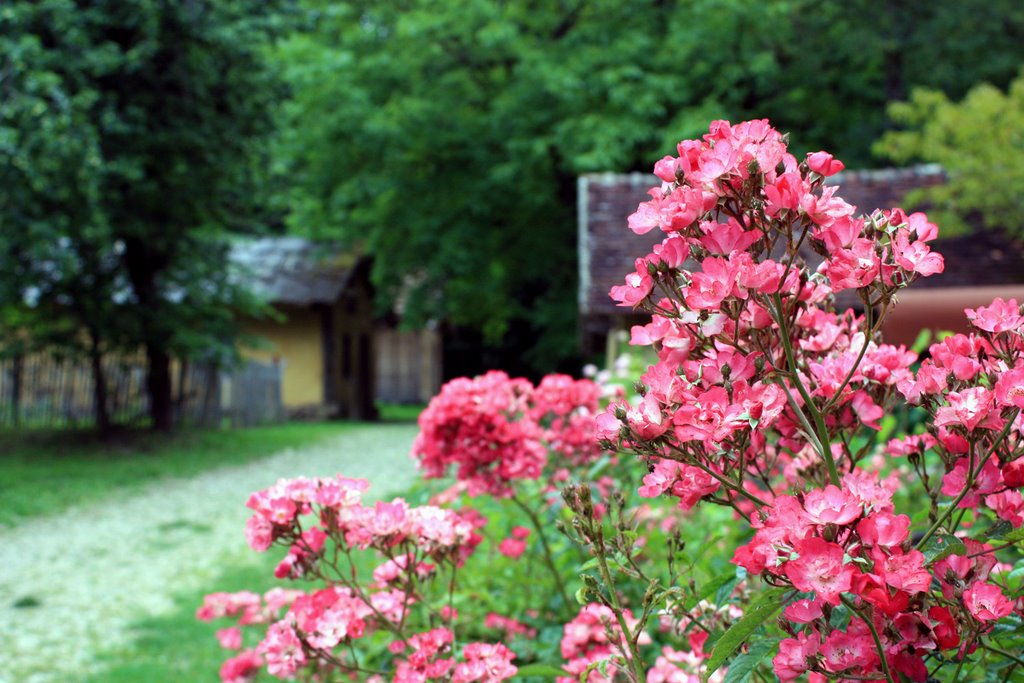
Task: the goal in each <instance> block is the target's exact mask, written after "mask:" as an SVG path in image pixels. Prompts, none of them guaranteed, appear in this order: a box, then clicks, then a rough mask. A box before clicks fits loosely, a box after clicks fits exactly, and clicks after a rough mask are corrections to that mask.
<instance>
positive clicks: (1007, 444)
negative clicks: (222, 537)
mask: <svg viewBox="0 0 1024 683" xmlns="http://www.w3.org/2000/svg"><path fill="white" fill-rule="evenodd" d="M842 168H843V165H842V163H841V162H840V161H838V160H836V159H834V158H833V157H832V156H831V155H829V154H827V153H825V152H817V153H814V154H809V155H807V157H806V158H805V159H803V160H802V161H801V160H798V159H796V158H795V157H794V156H793V155H792V154H790V153H789V152H788V150H787V145H786V140H785V138H784V136H782V135H780V134H779V133H778V132H777V131H775V130H774V129H772V128H771V127H770V126H769V125H768V123H767V122H766V121H751V122H746V123H741V124H738V125H730V124H729V123H727V122H724V121H718V122H715V123H713V124H712V126H711V128H710V131H709V133H708V134H707V135H705V136H704V137H703V138H702V139H699V140H688V141H684V142H681V143H680V144H679V146H678V149H677V155H676V156H666V157H665V158H664V159H662V160H661V161H659V162H658V163H657V164H656V165H655V169H654V171H655V175H656V176H657V177H658V178H659V179H660V180H661V181H662V184H661V185H660V186H657V187H654V188H652V190H651V192H650V195H651V199H650V200H649V201H647V202H645V203H643V204H641V205H640V206H639V207H638V209H637V211H636V212H635V213H634V214H633V215H632V216H630V218H629V220H628V227H629V228H630V229H632V230H633V231H634V232H636V233H638V234H647V233H651V232H652V231H654V230H655V229H657V230H658V231H660V232H659V238H660V241H658V243H657V244H654V245H653V247H652V249H651V251H650V253H648V254H646V255H643V256H641V257H640V258H637V259H636V262H635V271H634V272H633V273H630V274H628V275H627V276H626V278H625V282H624V284H623V285H621V286H618V287H615V288H613V289H612V292H611V295H612V297H613V298H614V299H615V300H616V301H618V302H619V303H620V304H621V305H623V306H629V307H633V308H635V309H637V310H639V311H644V312H647V313H649V314H650V315H651V321H650V322H649V323H647V324H645V325H640V326H636V327H634V328H633V330H632V333H631V336H632V343H633V344H634V345H636V346H639V347H650V354H651V356H650V358H651V361H652V362H651V363H650V365H649V366H648V367H647V369H646V371H644V372H643V374H642V375H641V377H640V379H639V381H638V382H637V383H636V384H635V386H634V387H633V392H632V394H631V395H629V396H626V395H625V394H624V393H623V392H619V393H618V394H617V395H616V394H615V392H609V391H608V390H607V387H602V386H601V385H598V384H595V383H592V382H589V381H587V380H573V379H571V378H568V377H565V376H549V377H547V378H545V379H544V380H543V381H542V382H541V383H540V384H539V385H537V386H534V385H532V384H531V383H530V382H528V381H526V380H522V379H512V378H509V377H508V376H507V375H504V374H503V373H499V372H492V373H488V374H487V375H484V376H482V377H478V378H475V379H460V380H455V381H453V382H451V383H449V384H448V385H446V386H445V387H444V389H443V390H442V392H441V394H440V395H439V396H438V397H437V398H436V399H435V400H434V401H433V402H431V404H430V406H429V407H428V408H427V410H426V411H425V412H424V413H423V415H422V416H421V419H420V427H421V434H420V437H419V438H418V439H417V441H416V444H415V446H414V449H413V454H414V456H415V457H416V458H417V459H418V461H419V463H420V466H421V468H422V469H423V471H424V473H425V475H426V476H427V477H430V478H435V477H443V476H446V475H448V474H454V477H455V484H454V485H453V486H451V487H450V488H448V489H446V490H443V491H440V492H437V493H436V495H435V498H434V500H433V502H432V503H430V502H428V503H427V504H425V505H411V504H409V503H407V502H406V501H405V500H403V499H396V500H394V501H391V502H390V503H384V502H378V503H376V504H375V505H373V506H369V505H364V504H363V503H362V494H363V492H364V491H365V489H366V483H365V482H360V481H352V480H347V479H344V478H343V477H335V478H328V479H316V480H308V479H299V480H293V481H288V482H279V483H278V484H277V485H276V486H274V487H272V488H270V489H268V490H266V491H263V492H259V493H257V494H254V496H253V497H252V499H250V501H249V506H250V507H251V508H252V509H253V510H254V512H255V514H254V516H253V518H252V520H251V521H250V523H249V525H248V527H247V537H248V538H249V541H250V544H251V545H252V546H253V547H254V548H255V549H257V550H266V549H267V548H269V547H270V546H272V545H275V544H277V545H281V546H282V547H284V548H287V552H286V555H285V557H284V560H283V561H282V562H281V564H280V565H279V567H278V572H277V574H278V576H280V577H283V578H289V579H294V580H311V581H312V586H311V587H310V588H309V589H308V590H303V591H297V590H290V591H277V592H274V593H272V594H267V595H265V596H262V597H261V596H257V595H253V594H245V593H243V594H237V595H216V596H211V597H210V598H209V599H208V601H207V603H206V604H205V605H204V606H203V608H201V610H200V617H202V618H212V617H215V616H235V617H237V618H238V622H239V624H240V625H242V626H250V625H252V626H255V627H256V630H257V634H256V636H255V640H252V641H249V640H247V639H248V638H249V636H243V634H242V633H241V632H240V631H235V630H229V631H225V632H223V633H222V638H221V642H222V643H225V644H226V645H227V646H230V647H233V648H244V647H245V643H246V642H250V643H252V646H251V647H249V648H248V649H244V650H242V652H241V654H239V655H238V656H236V657H234V658H233V659H231V660H229V661H228V662H227V663H226V664H225V667H224V669H222V672H221V675H222V679H223V680H225V681H235V682H241V681H249V680H253V679H254V678H255V677H256V676H257V675H258V672H259V671H261V670H266V671H267V672H268V673H269V674H270V675H272V676H277V677H285V678H288V677H295V676H298V675H302V676H305V677H306V678H307V679H309V680H333V679H338V680H343V679H344V680H348V679H352V680H387V679H390V680H394V681H400V682H407V681H500V680H506V679H508V678H511V677H513V676H518V677H520V678H530V677H536V679H537V680H551V679H552V678H555V679H557V680H559V681H576V680H585V681H589V682H590V683H599V682H601V681H618V680H624V681H634V682H640V681H651V682H676V681H697V680H701V679H704V680H707V679H708V678H713V679H714V680H725V681H729V682H738V681H746V680H749V679H752V678H754V679H757V680H768V678H769V677H771V676H773V675H774V677H777V678H778V679H779V680H782V681H789V680H796V679H807V680H811V681H816V680H841V681H862V680H869V681H887V682H889V683H896V681H902V680H909V681H927V680H932V679H937V680H950V681H953V680H967V679H970V680H982V679H984V680H1024V658H1022V657H1021V656H1020V655H1019V654H1017V653H1018V652H1020V651H1021V649H1022V648H1024V629H1022V627H1021V623H1022V622H1021V617H1022V610H1024V598H1022V585H1021V584H1022V577H1024V562H1021V560H1020V552H1019V548H1018V547H1017V546H1018V543H1019V542H1020V541H1022V540H1024V530H1022V529H1021V527H1022V524H1024V498H1022V496H1021V491H1020V489H1021V487H1022V485H1024V458H1022V456H1024V437H1022V429H1024V422H1022V419H1021V409H1022V408H1024V354H1022V350H1024V329H1022V322H1024V315H1022V309H1021V306H1020V305H1019V304H1018V302H1016V301H1013V300H1011V301H1002V300H996V301H994V302H993V303H992V304H991V305H990V306H982V307H979V308H977V309H973V310H969V311H967V312H966V314H967V316H968V319H969V320H970V322H971V324H972V325H973V327H974V332H972V333H971V334H968V335H963V334H957V335H951V336H947V337H945V338H943V339H941V340H940V341H937V342H936V343H934V344H932V345H931V346H930V347H929V348H928V349H927V352H928V353H927V354H926V356H925V357H923V358H922V357H919V354H918V353H917V352H916V351H914V350H909V349H907V348H904V347H902V346H898V347H897V346H892V345H888V344H885V343H884V342H883V340H882V339H880V337H879V330H880V329H881V323H882V321H883V319H884V318H885V316H886V315H887V313H888V312H889V311H890V310H891V309H892V308H893V306H895V305H896V304H897V298H898V293H899V291H900V290H901V289H903V288H904V287H907V286H909V285H911V284H912V283H913V282H914V281H915V280H917V279H918V278H921V277H928V276H930V275H934V274H936V273H939V272H941V271H942V268H943V260H942V257H941V256H940V255H939V254H936V253H934V252H933V251H931V249H930V246H929V243H930V242H931V241H932V240H934V238H935V237H936V236H937V232H938V231H937V228H936V226H935V225H933V224H932V223H930V222H929V221H928V219H927V217H926V216H925V215H924V214H921V213H914V214H909V215H908V214H907V213H905V212H904V211H902V210H900V209H898V208H894V209H888V210H876V211H873V212H872V213H868V214H858V213H857V210H856V208H855V207H853V206H851V205H850V204H848V203H847V202H845V201H844V200H843V199H842V198H841V197H840V195H839V191H838V189H837V188H836V186H834V185H826V184H825V179H826V178H827V177H828V176H831V175H834V174H835V173H837V172H839V171H840V170H842ZM839 303H842V304H843V305H842V306H839V305H838V304H839ZM609 394H610V395H609ZM608 398H610V399H611V400H610V401H609V402H608V403H607V405H606V406H605V407H604V408H603V409H602V408H601V407H600V405H599V402H600V401H602V400H604V399H608ZM598 446H600V447H601V449H603V450H604V451H605V453H603V454H602V452H601V450H600V449H599V448H598ZM559 490H560V494H559ZM488 520H489V521H488ZM360 553H363V554H369V555H371V557H374V558H375V559H373V560H372V561H367V560H360V559H359V557H357V556H358V555H359V554H360ZM1011 562H1016V566H1014V565H1013V564H1011ZM538 567H543V569H544V571H542V572H540V571H537V568H538ZM495 608H499V609H495ZM457 635H458V637H457ZM257 641H258V642H257ZM466 641H468V642H466ZM458 653H461V654H458Z"/></svg>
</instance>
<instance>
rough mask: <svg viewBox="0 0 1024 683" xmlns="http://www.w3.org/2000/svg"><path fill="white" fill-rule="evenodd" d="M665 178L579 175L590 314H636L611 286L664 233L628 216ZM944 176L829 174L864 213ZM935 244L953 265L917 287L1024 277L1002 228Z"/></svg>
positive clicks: (1019, 254)
mask: <svg viewBox="0 0 1024 683" xmlns="http://www.w3.org/2000/svg"><path fill="white" fill-rule="evenodd" d="M660 182H661V181H660V180H658V178H656V177H655V176H653V175H648V174H645V173H631V174H616V173H602V174H592V175H585V176H581V177H580V178H579V180H578V191H579V195H578V201H579V207H578V208H579V215H578V231H579V245H578V248H579V309H580V314H581V315H582V316H584V317H588V316H599V317H605V316H611V317H621V316H629V315H632V313H633V311H632V310H631V309H629V308H624V307H621V306H617V305H616V304H615V302H614V301H612V300H611V299H610V298H609V296H608V290H610V289H611V288H612V287H613V286H615V285H619V284H622V281H623V278H624V277H625V275H626V274H627V273H629V272H632V270H633V268H634V264H633V262H634V260H635V259H636V258H637V257H640V256H643V255H645V254H647V253H649V252H650V248H651V247H652V246H653V245H654V244H656V243H657V242H659V241H660V240H661V239H662V237H663V234H662V233H660V232H651V233H648V234H647V235H635V234H633V232H631V231H630V230H629V228H628V227H627V226H626V221H627V218H628V217H629V215H630V214H632V213H633V212H634V211H636V207H637V205H638V204H640V203H641V202H644V201H647V200H648V199H649V198H650V197H649V196H648V194H647V190H648V189H650V188H651V187H654V186H656V185H659V184H660ZM943 182H945V175H944V173H943V172H942V169H941V168H939V167H938V166H934V165H928V166H915V167H911V168H901V169H879V170H867V171H844V172H842V173H839V174H837V175H835V176H833V177H831V178H829V179H828V183H829V184H830V185H839V186H840V187H841V189H840V190H839V193H840V194H841V195H842V197H843V199H845V200H846V201H848V202H849V203H851V204H853V205H854V206H856V207H857V212H858V213H869V212H871V211H873V210H874V209H876V208H891V207H894V206H901V205H902V204H903V202H904V200H905V199H906V195H907V193H909V192H910V191H911V190H916V189H920V188H924V187H929V186H932V185H937V184H941V183H943ZM933 248H934V249H935V250H936V251H938V252H939V253H941V254H943V256H944V257H945V259H946V269H945V272H944V273H942V274H941V275H937V276H934V277H930V278H922V279H921V280H920V281H919V283H918V284H916V285H915V287H976V286H996V285H1005V284H1015V283H1024V246H1022V244H1021V243H1020V241H1019V240H1016V239H1012V238H1010V237H1008V236H1007V235H1005V234H1003V233H1000V232H993V231H978V232H977V233H974V234H970V235H963V236H958V237H952V238H940V239H939V240H937V241H936V242H935V243H934V244H933Z"/></svg>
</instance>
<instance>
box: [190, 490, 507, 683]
mask: <svg viewBox="0 0 1024 683" xmlns="http://www.w3.org/2000/svg"><path fill="white" fill-rule="evenodd" d="M368 487H369V484H368V482H367V481H366V480H362V479H348V478H345V477H342V476H337V477H333V478H322V479H321V478H298V479H291V480H282V481H279V482H278V483H277V484H275V485H274V486H272V487H270V488H268V489H265V490H263V491H258V492H256V493H254V494H252V496H251V497H250V498H249V501H248V503H247V505H248V507H249V508H251V509H252V510H253V511H254V514H253V516H252V517H251V518H250V519H249V522H248V523H247V525H246V537H247V539H248V541H249V544H250V546H252V548H253V549H254V550H257V551H264V550H267V549H268V548H269V547H270V546H271V545H273V544H275V543H276V544H279V545H282V546H284V547H285V548H287V549H288V551H287V555H286V556H285V558H284V560H282V561H281V563H280V564H279V565H278V568H277V571H276V575H277V576H278V578H290V579H297V578H307V579H312V580H316V581H318V582H319V583H320V584H322V585H323V586H325V587H323V588H321V589H319V590H315V591H313V592H309V593H307V592H303V591H297V590H293V591H278V592H274V593H270V594H268V595H267V596H266V599H265V600H263V601H261V600H260V597H259V596H256V595H253V594H248V593H240V594H233V595H231V594H214V595H210V596H207V598H206V600H205V601H204V605H203V606H202V607H201V608H200V609H199V612H198V614H197V616H198V617H199V618H200V619H204V620H209V619H213V618H220V617H237V619H238V625H239V626H253V625H260V626H262V627H263V629H264V635H263V637H262V640H261V641H260V642H259V643H258V644H257V645H256V646H255V647H254V648H248V649H244V650H242V651H241V652H240V654H239V655H237V656H235V657H233V658H231V659H229V660H228V661H227V662H225V664H224V666H223V667H222V669H221V679H222V680H223V681H225V683H248V681H252V680H254V678H255V677H256V675H257V674H258V673H259V671H260V670H261V669H262V668H265V669H266V671H267V672H268V673H269V674H271V675H272V676H275V677H278V678H288V679H290V678H293V677H294V676H295V675H296V674H297V673H298V672H299V671H309V672H313V673H314V674H315V675H316V676H317V677H318V678H323V677H329V675H330V674H331V673H332V672H335V673H337V674H340V675H342V676H345V677H348V676H350V675H355V676H362V677H366V676H370V675H371V674H372V676H370V678H374V677H375V678H374V679H375V680H383V679H382V678H380V676H381V675H383V674H382V673H380V672H377V671H375V670H373V669H368V668H365V667H364V663H363V662H361V661H359V660H358V659H357V658H356V653H355V651H354V650H353V649H352V645H353V643H355V642H356V641H359V640H361V639H363V638H364V637H367V636H369V635H370V634H372V633H376V632H384V633H388V634H389V635H390V637H391V645H390V647H389V650H390V652H391V653H392V654H393V655H394V656H395V659H394V661H393V678H392V680H393V681H395V682H396V683H426V681H446V682H450V683H470V682H474V681H479V682H481V683H496V682H497V681H503V680H506V679H508V678H510V677H511V676H513V675H514V674H515V672H516V670H517V669H516V667H515V666H514V665H513V664H512V663H511V662H512V659H513V658H514V654H513V653H512V652H511V651H510V650H509V649H508V648H506V647H505V646H504V645H502V644H488V643H467V644H465V646H464V647H463V649H462V657H461V660H457V659H456V658H455V657H454V653H453V652H452V650H453V643H454V636H453V633H452V631H451V630H450V629H449V628H448V626H438V627H436V628H433V629H431V630H429V631H427V632H419V633H415V632H410V628H411V625H412V624H413V623H418V622H417V621H416V619H414V614H413V612H414V611H415V610H417V609H421V610H423V611H425V612H426V614H427V619H428V621H434V622H438V623H442V624H447V625H450V623H451V621H452V619H453V618H454V614H453V613H452V611H451V610H450V609H449V608H448V606H447V605H443V606H440V607H438V606H436V605H434V604H431V602H430V594H429V588H430V583H431V582H432V581H433V580H434V579H435V578H436V577H437V576H438V575H439V574H442V573H446V574H447V575H446V579H445V580H446V581H452V582H454V575H455V571H456V570H457V569H458V567H460V566H461V565H462V564H463V563H464V561H465V560H466V559H467V558H468V557H469V556H470V555H471V554H472V553H473V551H474V549H475V548H476V547H477V545H478V544H479V543H480V542H481V540H482V537H481V536H480V535H479V534H478V533H477V529H478V528H479V527H480V526H481V525H482V524H484V523H486V520H483V518H481V517H480V516H479V515H478V514H469V513H467V514H465V515H460V514H459V513H457V512H455V511H452V510H448V509H443V508H440V507H437V506H433V505H422V506H410V505H409V504H408V503H406V502H405V501H404V500H403V499H401V498H396V499H394V500H392V501H390V502H383V501H378V502H376V503H375V504H373V505H365V504H364V503H363V501H362V496H363V493H364V492H365V491H366V490H367V488H368ZM363 550H371V551H374V552H376V553H377V554H378V555H379V556H381V558H382V559H383V562H382V563H380V564H379V565H378V566H377V567H376V568H375V569H374V570H373V573H372V574H373V580H372V581H360V580H359V579H358V576H357V567H356V565H355V564H353V563H352V561H351V556H352V553H353V552H355V551H363ZM341 558H345V560H344V561H343V560H342V559H341ZM282 612H283V614H282ZM220 633H221V634H222V636H223V637H221V638H220V640H221V644H222V645H223V646H224V647H227V648H229V649H241V648H242V643H243V638H242V634H241V632H240V630H239V629H238V627H234V628H232V629H225V630H223V631H221V632H220ZM368 680H369V679H368Z"/></svg>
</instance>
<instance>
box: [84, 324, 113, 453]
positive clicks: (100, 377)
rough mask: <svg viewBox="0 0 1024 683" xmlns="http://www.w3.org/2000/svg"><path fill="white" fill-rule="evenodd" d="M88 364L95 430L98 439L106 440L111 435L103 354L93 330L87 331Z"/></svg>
mask: <svg viewBox="0 0 1024 683" xmlns="http://www.w3.org/2000/svg"><path fill="white" fill-rule="evenodd" d="M89 362H90V365H91V366H92V402H93V410H94V411H95V415H96V430H97V431H98V432H99V433H100V438H102V439H106V438H107V437H109V436H110V433H111V424H110V409H109V406H108V405H107V378H106V376H105V375H104V374H103V354H102V353H101V351H100V340H99V336H98V335H97V334H96V331H95V330H89Z"/></svg>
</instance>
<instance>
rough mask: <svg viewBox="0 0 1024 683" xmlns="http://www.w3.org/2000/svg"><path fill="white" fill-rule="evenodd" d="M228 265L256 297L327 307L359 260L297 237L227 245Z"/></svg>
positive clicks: (350, 275) (344, 284)
mask: <svg viewBox="0 0 1024 683" xmlns="http://www.w3.org/2000/svg"><path fill="white" fill-rule="evenodd" d="M230 258H231V263H232V265H233V266H235V267H236V268H237V270H238V273H239V275H238V276H239V278H240V279H241V280H242V281H243V282H247V283H249V284H250V286H251V288H252V291H253V293H254V294H256V295H257V296H259V297H261V298H264V299H266V300H267V301H270V302H272V303H284V304H293V305H297V306H309V305H311V304H329V303H333V302H335V301H337V300H338V297H339V296H340V295H341V293H342V292H343V291H344V289H345V287H346V286H347V285H348V283H349V280H350V279H351V277H352V273H353V272H354V271H355V270H356V267H357V266H358V265H359V263H360V261H361V260H362V259H361V258H360V256H359V255H358V254H355V253H352V252H351V251H345V250H342V249H340V248H339V247H337V246H335V245H329V244H323V243H318V242H311V241H310V240H307V239H304V238H301V237H264V238H261V239H255V240H244V241H238V242H235V243H234V244H232V245H231V257H230Z"/></svg>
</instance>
